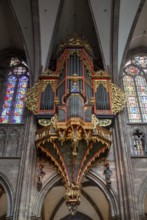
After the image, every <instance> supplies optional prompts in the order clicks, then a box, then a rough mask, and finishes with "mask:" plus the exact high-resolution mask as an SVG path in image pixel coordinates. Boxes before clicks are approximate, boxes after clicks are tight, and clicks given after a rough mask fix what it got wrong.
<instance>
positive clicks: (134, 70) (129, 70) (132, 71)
mask: <svg viewBox="0 0 147 220" xmlns="http://www.w3.org/2000/svg"><path fill="white" fill-rule="evenodd" d="M125 71H126V72H127V73H128V74H131V75H137V74H138V73H139V72H140V70H139V69H138V68H137V67H134V66H129V67H127V68H126V69H125Z"/></svg>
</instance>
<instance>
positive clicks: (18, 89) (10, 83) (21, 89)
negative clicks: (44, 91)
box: [0, 56, 30, 124]
mask: <svg viewBox="0 0 147 220" xmlns="http://www.w3.org/2000/svg"><path fill="white" fill-rule="evenodd" d="M1 65H2V69H1V72H2V75H3V77H4V82H5V83H4V85H3V88H1V90H2V94H3V95H2V99H1V106H2V107H1V109H0V123H2V124H7V123H11V124H20V123H22V122H23V115H24V97H25V93H26V91H27V88H28V86H29V76H30V74H29V70H28V66H27V64H26V62H25V60H24V59H21V58H19V57H16V56H11V57H9V56H8V57H7V58H6V60H5V62H3V63H2V64H1Z"/></svg>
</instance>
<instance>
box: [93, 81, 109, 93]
mask: <svg viewBox="0 0 147 220" xmlns="http://www.w3.org/2000/svg"><path fill="white" fill-rule="evenodd" d="M94 84H95V92H96V91H97V88H98V87H99V85H100V84H102V85H103V86H104V88H105V89H106V91H107V92H108V81H106V80H95V81H94Z"/></svg>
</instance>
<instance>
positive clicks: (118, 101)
mask: <svg viewBox="0 0 147 220" xmlns="http://www.w3.org/2000/svg"><path fill="white" fill-rule="evenodd" d="M111 100H112V112H113V113H114V114H116V113H118V112H120V111H121V110H123V108H124V106H125V104H126V101H127V100H126V96H125V93H124V92H123V91H122V90H121V89H120V88H118V87H117V86H116V85H114V84H113V83H111Z"/></svg>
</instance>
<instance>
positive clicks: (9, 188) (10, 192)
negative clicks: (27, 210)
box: [0, 171, 14, 217]
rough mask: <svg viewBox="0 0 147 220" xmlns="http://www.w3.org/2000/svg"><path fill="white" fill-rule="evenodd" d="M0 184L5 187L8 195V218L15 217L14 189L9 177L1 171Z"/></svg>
mask: <svg viewBox="0 0 147 220" xmlns="http://www.w3.org/2000/svg"><path fill="white" fill-rule="evenodd" d="M0 184H1V185H2V186H3V188H4V190H5V192H6V195H7V202H8V210H7V216H8V217H10V216H13V209H14V192H13V187H12V185H11V183H10V181H9V179H8V177H7V176H6V175H5V174H4V173H2V172H1V171H0Z"/></svg>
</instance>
